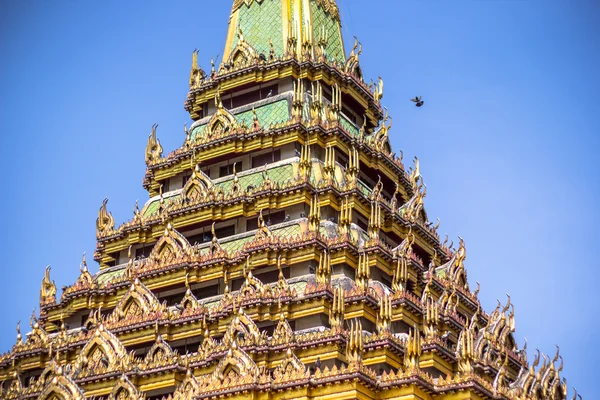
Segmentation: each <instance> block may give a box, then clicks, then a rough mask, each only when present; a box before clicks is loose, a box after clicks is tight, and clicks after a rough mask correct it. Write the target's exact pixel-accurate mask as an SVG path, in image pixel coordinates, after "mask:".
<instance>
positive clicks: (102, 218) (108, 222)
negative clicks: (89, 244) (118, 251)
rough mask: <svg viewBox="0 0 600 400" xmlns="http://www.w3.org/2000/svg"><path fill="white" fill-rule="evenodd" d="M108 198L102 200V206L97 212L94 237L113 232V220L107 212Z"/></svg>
mask: <svg viewBox="0 0 600 400" xmlns="http://www.w3.org/2000/svg"><path fill="white" fill-rule="evenodd" d="M107 204H108V197H105V198H104V200H102V206H101V207H100V210H98V218H97V219H96V237H98V238H99V237H102V236H107V235H109V234H110V233H112V232H113V231H114V228H115V219H114V218H113V216H112V213H110V212H108V211H107V208H106V205H107Z"/></svg>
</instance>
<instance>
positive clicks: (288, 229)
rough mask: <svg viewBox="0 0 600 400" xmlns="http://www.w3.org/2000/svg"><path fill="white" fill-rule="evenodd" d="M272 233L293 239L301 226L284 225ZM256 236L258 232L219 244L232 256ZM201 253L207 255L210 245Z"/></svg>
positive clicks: (222, 241)
mask: <svg viewBox="0 0 600 400" xmlns="http://www.w3.org/2000/svg"><path fill="white" fill-rule="evenodd" d="M271 233H272V234H273V236H282V237H291V236H294V235H298V234H300V225H299V224H298V223H297V221H295V222H288V223H283V224H280V225H276V226H274V227H272V228H271ZM255 235H256V230H255V231H250V232H245V233H242V234H238V235H234V236H230V237H228V238H225V239H222V240H219V244H220V245H221V247H222V248H223V250H225V251H227V252H228V253H229V254H232V253H235V252H236V251H239V250H241V249H242V247H244V245H245V244H246V243H248V242H251V241H253V240H254V236H255ZM199 251H200V254H206V253H207V252H208V251H209V244H208V243H207V244H204V245H202V246H201V247H200V249H199Z"/></svg>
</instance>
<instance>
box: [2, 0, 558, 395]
mask: <svg viewBox="0 0 600 400" xmlns="http://www.w3.org/2000/svg"><path fill="white" fill-rule="evenodd" d="M344 46H345V45H344V41H343V38H342V33H341V21H340V11H339V9H338V6H337V4H336V2H335V0H234V1H233V6H232V10H231V16H230V18H229V29H228V33H227V38H226V42H225V51H224V55H223V57H222V60H221V62H220V63H218V62H216V61H215V60H211V69H210V71H204V70H202V69H201V68H200V67H199V65H198V51H194V52H193V53H192V67H191V72H190V76H189V87H190V90H189V93H188V95H187V99H186V101H185V109H186V110H187V111H188V112H189V114H190V117H191V120H192V121H193V123H192V124H191V125H190V126H189V127H188V126H187V125H186V127H185V134H186V138H185V141H184V143H183V145H182V146H181V147H180V148H178V149H176V150H174V151H172V152H171V153H168V154H165V152H164V151H163V148H162V146H161V144H160V140H159V138H158V135H157V127H158V126H157V125H154V126H153V127H152V130H151V133H150V135H149V137H148V143H147V146H146V150H145V161H146V165H147V169H146V174H145V177H144V180H143V185H144V187H145V188H146V189H147V191H148V193H149V200H148V201H147V202H146V203H145V205H143V207H141V208H140V207H139V206H138V204H137V203H136V204H135V206H134V209H133V217H132V219H131V220H129V221H127V222H125V223H122V224H121V225H116V224H115V220H114V218H113V216H112V214H111V213H110V212H109V211H108V200H106V199H105V200H104V201H103V203H102V206H101V207H100V210H99V213H98V218H97V220H96V235H97V246H96V250H95V252H94V255H93V258H94V260H95V261H96V262H97V263H98V264H99V271H98V272H97V273H95V274H92V273H91V272H90V271H89V270H88V265H87V261H86V258H85V255H84V257H83V259H82V261H81V266H80V274H79V277H78V278H77V279H76V281H75V283H74V284H72V285H70V286H66V287H64V288H63V290H62V293H61V294H60V296H59V297H57V289H56V285H55V283H54V282H53V281H52V279H51V276H50V269H49V268H48V269H47V270H46V274H45V276H44V278H43V280H42V287H41V291H40V304H39V313H34V314H32V316H31V319H30V321H29V325H30V329H28V333H26V334H22V331H21V329H22V328H23V327H21V326H19V325H17V329H16V330H17V338H16V343H15V345H14V346H13V347H12V349H11V350H10V351H9V352H7V353H5V354H3V355H1V356H0V398H3V399H40V400H59V399H60V400H67V399H76V400H83V399H96V400H100V399H105V400H107V399H111V400H113V399H114V400H117V399H119V400H124V399H131V400H134V399H148V400H150V399H225V398H227V399H255V400H267V399H332V400H335V399H445V400H452V399H523V400H525V399H566V396H567V385H566V380H565V379H564V378H561V375H560V374H561V370H562V368H563V360H562V357H561V355H560V353H559V351H558V348H557V351H556V353H554V352H552V354H551V355H549V356H547V355H545V354H541V353H540V352H539V351H537V352H536V353H535V354H534V356H533V357H531V358H532V359H528V355H527V349H526V343H525V346H524V347H522V348H520V347H519V346H518V344H517V343H516V342H515V339H514V337H513V334H514V332H515V311H514V305H513V303H512V302H511V299H510V297H509V298H507V299H506V301H505V303H504V304H501V303H500V302H499V303H498V306H497V307H496V309H495V310H493V311H492V312H491V313H486V312H485V311H484V310H483V309H482V308H481V304H480V302H479V300H478V292H479V284H478V285H477V288H476V289H475V290H471V287H470V286H469V283H468V281H467V272H466V270H465V265H464V263H465V259H466V254H467V253H466V248H465V243H464V241H463V240H462V239H460V240H459V241H458V242H457V243H458V244H457V245H456V246H454V245H453V244H452V243H450V244H449V243H448V238H447V237H446V239H445V240H440V237H439V235H438V232H437V230H438V226H439V221H438V222H437V223H432V222H430V220H429V218H428V216H427V213H426V211H425V209H424V198H425V196H426V192H427V188H426V186H425V183H424V179H423V177H422V176H421V174H420V170H419V161H418V159H416V158H415V159H414V165H412V166H411V167H410V168H408V169H407V168H405V166H404V163H403V160H402V158H401V157H398V156H397V155H396V154H395V153H393V151H392V146H391V144H390V140H389V134H390V129H391V127H392V118H391V117H390V116H389V114H388V112H387V110H386V109H385V108H384V107H383V106H382V103H381V101H382V98H383V96H384V85H383V80H381V78H380V79H379V80H378V81H377V82H374V83H371V84H367V83H365V79H364V77H363V71H362V69H361V65H360V57H361V53H362V45H361V44H360V43H359V42H358V40H356V41H355V42H354V43H353V47H352V48H351V49H349V50H350V51H349V52H347V51H346V49H345V47H344ZM140 153H141V152H140ZM5 322H6V321H5Z"/></svg>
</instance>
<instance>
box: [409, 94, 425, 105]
mask: <svg viewBox="0 0 600 400" xmlns="http://www.w3.org/2000/svg"><path fill="white" fill-rule="evenodd" d="M410 101H412V102H413V103H417V104H415V105H416V106H417V107H421V106H422V105H423V104H425V102H424V101H423V100H421V96H417V97H415V98H414V99H410Z"/></svg>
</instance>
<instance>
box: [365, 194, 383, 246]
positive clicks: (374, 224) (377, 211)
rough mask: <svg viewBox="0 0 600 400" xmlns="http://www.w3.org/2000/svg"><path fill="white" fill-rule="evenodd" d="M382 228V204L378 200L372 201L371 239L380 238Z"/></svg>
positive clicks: (370, 218)
mask: <svg viewBox="0 0 600 400" xmlns="http://www.w3.org/2000/svg"><path fill="white" fill-rule="evenodd" d="M380 230H381V206H380V204H379V201H378V200H374V201H372V202H371V216H370V217H369V226H368V233H369V239H371V240H378V239H379V231H380Z"/></svg>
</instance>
